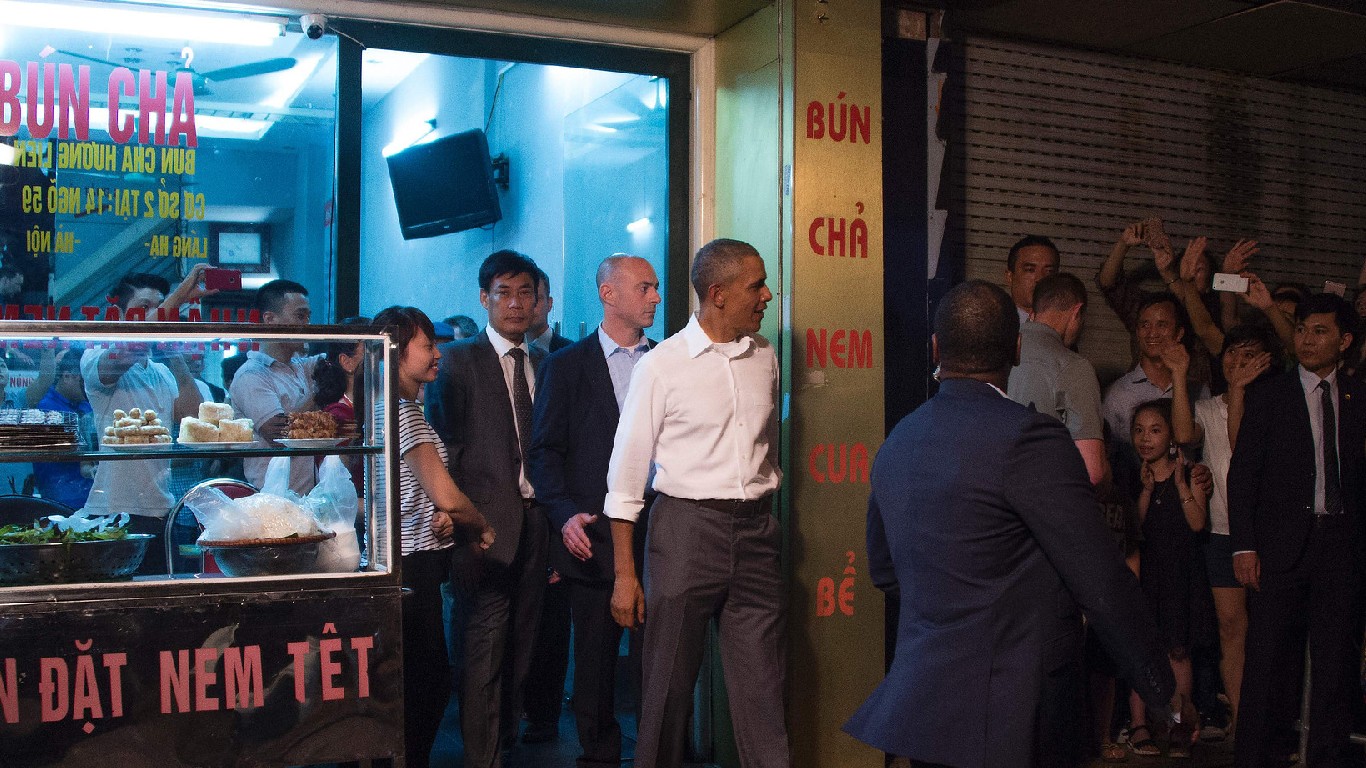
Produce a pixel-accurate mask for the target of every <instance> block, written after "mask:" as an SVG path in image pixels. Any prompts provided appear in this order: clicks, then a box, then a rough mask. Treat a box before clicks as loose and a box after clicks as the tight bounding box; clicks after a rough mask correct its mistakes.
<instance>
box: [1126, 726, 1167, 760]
mask: <svg viewBox="0 0 1366 768" xmlns="http://www.w3.org/2000/svg"><path fill="white" fill-rule="evenodd" d="M1139 734H1143V736H1142V738H1139ZM1129 749H1131V750H1133V753H1134V754H1135V755H1144V756H1147V757H1152V756H1155V755H1160V754H1162V750H1160V749H1158V748H1157V742H1155V741H1153V732H1152V731H1150V730H1148V726H1146V725H1136V726H1134V727H1133V729H1132V730H1130V731H1129Z"/></svg>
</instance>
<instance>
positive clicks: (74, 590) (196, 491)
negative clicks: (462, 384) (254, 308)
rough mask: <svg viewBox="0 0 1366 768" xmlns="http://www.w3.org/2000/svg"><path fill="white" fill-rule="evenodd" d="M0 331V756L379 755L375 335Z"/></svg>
mask: <svg viewBox="0 0 1366 768" xmlns="http://www.w3.org/2000/svg"><path fill="white" fill-rule="evenodd" d="M0 351H3V353H4V355H3V358H2V360H3V362H4V364H5V368H6V370H5V376H4V378H3V381H4V382H5V384H6V391H5V393H4V396H3V397H4V408H3V409H0V486H3V485H5V484H8V486H9V490H10V491H11V493H10V494H9V495H0V526H3V527H0V764H5V765H63V766H80V765H87V764H88V765H115V764H117V765H127V766H139V765H148V766H151V765H156V766H175V765H238V764H250V765H282V766H283V765H301V764H313V763H323V762H334V761H341V760H355V759H361V758H374V757H392V756H398V755H401V753H402V679H401V674H399V672H398V670H399V668H400V666H401V656H400V642H399V635H400V626H401V590H400V580H399V574H398V560H399V558H398V541H397V540H396V538H397V531H398V530H399V529H398V527H397V525H396V524H395V523H394V521H392V520H391V519H390V517H391V511H392V510H393V509H394V498H395V495H396V489H395V488H392V487H391V485H390V483H389V482H387V478H391V477H394V476H395V471H396V464H395V462H396V461H397V460H398V459H397V457H396V456H394V455H393V451H392V446H393V445H394V442H395V441H391V440H389V439H388V435H390V434H392V429H393V426H392V423H391V419H392V415H393V414H392V412H391V410H390V409H387V408H385V403H387V402H390V396H391V393H390V387H391V381H390V375H391V373H392V371H393V368H394V363H393V358H392V355H393V352H392V346H391V344H390V342H389V340H388V337H386V336H383V335H378V334H374V333H372V332H371V331H370V330H369V329H368V328H365V327H360V326H275V325H252V324H200V323H194V324H191V323H159V322H125V323H108V322H6V323H3V324H0ZM35 388H36V389H35ZM37 390H41V391H37Z"/></svg>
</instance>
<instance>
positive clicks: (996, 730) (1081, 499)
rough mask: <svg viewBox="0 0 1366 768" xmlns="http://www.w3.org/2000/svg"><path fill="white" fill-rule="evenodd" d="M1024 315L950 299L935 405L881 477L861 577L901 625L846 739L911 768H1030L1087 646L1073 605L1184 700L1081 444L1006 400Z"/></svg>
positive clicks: (1135, 675) (1151, 678)
mask: <svg viewBox="0 0 1366 768" xmlns="http://www.w3.org/2000/svg"><path fill="white" fill-rule="evenodd" d="M1014 309H1015V308H1014V304H1013V302H1012V301H1011V298H1010V296H1009V295H1008V294H1007V293H1006V292H1005V291H1003V290H1001V289H1000V288H998V287H996V286H994V285H991V284H989V283H985V282H982V281H972V282H968V283H964V284H962V285H959V286H958V287H956V288H954V289H953V290H952V291H950V292H949V293H948V294H947V295H946V296H945V297H944V299H943V300H942V302H941V303H940V305H939V309H938V311H937V313H936V315H935V335H934V337H933V345H934V353H935V355H936V357H937V359H938V362H939V366H940V373H939V377H940V380H941V382H942V383H941V385H940V388H939V393H938V394H937V395H935V396H934V397H933V398H932V399H931V400H930V401H929V402H927V403H925V404H924V405H922V406H920V407H919V408H918V409H916V411H915V412H914V413H912V414H911V415H910V416H907V417H906V418H905V419H903V420H902V422H901V423H900V424H898V425H897V427H896V429H894V430H893V431H892V434H891V435H890V436H889V437H888V438H887V442H886V443H884V444H883V446H882V448H881V450H879V451H878V455H877V459H876V461H875V462H874V465H873V472H872V494H871V497H870V499H869V503H868V561H869V572H870V574H871V576H872V578H873V582H874V584H876V585H877V586H878V587H879V588H881V589H884V590H886V591H887V592H888V595H889V597H890V598H893V599H898V600H899V603H900V609H901V613H900V624H899V627H898V630H897V641H896V655H895V658H894V659H893V661H892V667H891V670H890V671H889V672H888V674H887V678H886V679H885V680H884V681H883V683H882V684H881V685H880V686H879V687H878V688H877V690H876V691H874V692H873V695H872V696H871V697H869V699H868V701H867V702H865V703H864V705H863V707H862V708H861V709H859V711H858V712H857V713H856V714H855V715H854V717H853V718H852V719H851V720H850V721H849V723H847V724H846V725H845V730H847V731H848V732H849V733H850V734H852V735H853V736H855V737H856V738H858V739H860V740H861V741H865V742H867V743H869V744H871V745H873V746H875V747H877V748H879V749H881V750H883V751H885V752H889V753H892V754H895V755H902V756H906V757H909V758H911V759H912V761H913V764H917V765H920V764H927V765H952V766H958V767H959V768H969V767H971V768H977V767H982V768H995V767H996V766H1020V767H1021V768H1024V767H1026V766H1030V765H1032V764H1033V762H1034V747H1035V745H1034V735H1035V720H1036V717H1037V716H1038V708H1039V694H1040V688H1041V685H1042V684H1043V682H1044V677H1045V675H1046V674H1047V672H1048V667H1049V664H1050V663H1051V661H1052V660H1054V659H1056V658H1057V657H1059V656H1060V655H1066V654H1070V653H1072V652H1073V650H1074V649H1075V648H1076V647H1077V644H1078V643H1079V642H1080V640H1081V637H1080V634H1079V629H1080V627H1079V622H1078V621H1077V610H1078V609H1077V603H1080V606H1081V610H1083V611H1085V612H1086V615H1087V617H1088V619H1089V620H1090V622H1091V626H1092V627H1094V628H1095V630H1096V631H1097V633H1098V634H1099V636H1100V638H1101V640H1102V642H1103V643H1104V644H1105V646H1106V647H1107V648H1108V649H1109V650H1110V651H1111V653H1112V655H1113V657H1114V659H1115V661H1116V663H1117V665H1118V666H1119V668H1120V670H1121V672H1122V673H1123V675H1124V676H1125V677H1126V678H1127V679H1128V680H1129V681H1130V682H1131V684H1132V685H1133V686H1134V688H1135V689H1136V690H1137V691H1139V692H1140V693H1141V694H1142V695H1143V698H1144V699H1145V701H1148V702H1149V703H1150V705H1152V706H1154V707H1156V708H1157V709H1159V710H1160V711H1163V712H1165V711H1167V707H1168V706H1170V705H1173V704H1177V703H1179V702H1178V701H1176V700H1173V698H1174V694H1175V691H1176V685H1175V681H1174V679H1173V677H1172V672H1171V668H1170V666H1169V665H1168V663H1167V654H1166V651H1165V649H1164V648H1163V647H1162V644H1161V641H1160V639H1159V635H1158V631H1157V626H1156V624H1155V623H1154V621H1153V619H1152V617H1151V615H1150V614H1149V612H1148V610H1147V608H1146V606H1145V605H1144V602H1143V596H1142V594H1141V593H1140V592H1139V589H1138V582H1137V580H1136V579H1135V578H1134V576H1133V574H1132V573H1131V572H1130V571H1129V569H1128V568H1126V567H1125V566H1124V561H1123V559H1122V558H1121V556H1120V554H1119V552H1118V551H1117V550H1116V549H1115V546H1114V541H1113V539H1111V537H1110V533H1109V531H1108V530H1107V529H1106V527H1105V525H1104V523H1103V522H1102V521H1101V516H1100V514H1099V511H1098V510H1097V509H1096V501H1095V495H1094V493H1093V491H1092V490H1091V483H1090V481H1089V480H1088V479H1087V475H1086V468H1085V466H1084V465H1083V463H1082V460H1081V455H1080V454H1079V453H1078V452H1077V449H1076V446H1075V445H1074V444H1073V442H1072V438H1071V436H1070V435H1068V433H1067V430H1066V429H1065V428H1064V427H1063V426H1062V424H1060V423H1059V422H1058V421H1057V420H1056V419H1054V418H1052V417H1051V416H1045V415H1043V414H1039V413H1035V412H1034V411H1032V410H1031V409H1029V408H1026V407H1025V406H1022V405H1020V404H1018V403H1014V402H1012V401H1010V400H1008V399H1007V398H1006V396H1005V391H1004V390H1005V386H1006V380H1007V378H1008V377H1009V374H1010V368H1011V365H1012V364H1013V363H1014V361H1015V359H1016V357H1017V355H1018V350H1019V318H1018V317H1017V316H1016V314H1015V311H1014ZM1060 649H1061V652H1060ZM1191 714H1193V711H1191ZM916 761H920V762H916Z"/></svg>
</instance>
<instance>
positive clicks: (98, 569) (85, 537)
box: [0, 512, 155, 584]
mask: <svg viewBox="0 0 1366 768" xmlns="http://www.w3.org/2000/svg"><path fill="white" fill-rule="evenodd" d="M127 521H128V516H127V515H109V516H99V517H88V516H85V515H83V514H81V513H79V512H78V513H76V514H74V515H71V516H61V515H50V516H48V517H44V518H39V519H37V520H35V521H33V524H32V525H27V526H24V525H4V526H0V584H69V583H75V582H87V581H113V580H118V579H126V578H130V577H131V576H132V575H133V573H134V572H135V571H137V569H138V566H139V565H141V564H142V558H143V557H144V556H145V555H146V554H147V546H148V544H149V543H150V542H151V540H152V539H153V538H155V537H153V536H151V535H150V534H145V533H129V532H128V529H127V527H126V526H127V524H128V522H127Z"/></svg>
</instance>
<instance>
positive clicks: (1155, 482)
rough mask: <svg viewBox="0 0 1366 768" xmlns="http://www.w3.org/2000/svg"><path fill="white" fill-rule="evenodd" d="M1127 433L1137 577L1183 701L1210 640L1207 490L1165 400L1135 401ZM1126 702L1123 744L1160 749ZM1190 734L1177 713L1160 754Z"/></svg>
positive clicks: (1175, 753)
mask: <svg viewBox="0 0 1366 768" xmlns="http://www.w3.org/2000/svg"><path fill="white" fill-rule="evenodd" d="M1131 436H1132V438H1133V445H1134V449H1135V451H1136V452H1137V453H1138V456H1139V459H1140V460H1141V461H1142V468H1141V470H1140V473H1141V479H1142V490H1141V491H1140V492H1139V496H1138V514H1139V519H1140V520H1141V521H1142V532H1143V542H1142V544H1141V546H1140V550H1139V558H1140V566H1139V573H1140V578H1139V583H1140V584H1141V585H1142V587H1143V593H1144V595H1146V596H1147V598H1148V602H1149V604H1150V605H1151V606H1152V609H1153V613H1154V614H1155V615H1156V616H1157V622H1158V626H1159V627H1160V628H1161V630H1162V633H1163V636H1164V638H1165V640H1166V642H1167V648H1168V654H1169V655H1168V658H1169V659H1170V661H1171V665H1172V673H1173V674H1174V675H1175V676H1176V687H1177V692H1178V693H1179V694H1180V695H1181V697H1182V699H1183V700H1184V702H1185V703H1187V704H1188V703H1189V702H1190V697H1191V651H1192V650H1193V649H1195V648H1196V647H1200V646H1203V645H1205V644H1208V643H1209V642H1211V641H1212V639H1213V638H1212V637H1211V635H1212V634H1213V624H1214V618H1213V614H1214V608H1213V601H1212V598H1211V596H1210V587H1209V579H1208V577H1207V576H1206V572H1205V560H1204V550H1203V549H1202V547H1201V535H1200V534H1202V533H1203V531H1204V530H1205V516H1206V507H1207V503H1208V496H1206V494H1204V493H1203V492H1201V491H1200V490H1199V489H1197V488H1194V487H1193V486H1192V485H1191V484H1190V478H1189V472H1190V465H1189V464H1188V463H1187V462H1186V460H1185V458H1184V457H1183V456H1182V454H1181V451H1180V449H1179V448H1177V445H1176V442H1175V441H1174V439H1173V430H1172V402H1171V400H1165V399H1164V400H1153V401H1150V402H1147V403H1143V404H1142V405H1140V406H1138V408H1136V409H1135V410H1134V416H1133V426H1132V428H1131ZM1129 706H1130V714H1131V716H1132V727H1131V730H1130V732H1129V745H1130V747H1131V748H1132V749H1133V751H1134V753H1135V754H1139V755H1157V754H1160V750H1159V749H1158V747H1157V744H1156V743H1155V742H1154V740H1153V734H1152V730H1151V729H1150V728H1149V726H1148V725H1147V719H1146V714H1147V713H1146V711H1145V709H1144V706H1143V701H1142V699H1141V698H1139V697H1138V696H1131V697H1130V704H1129ZM1183 709H1186V710H1190V707H1183ZM1197 719H1198V718H1197ZM1198 733H1199V727H1198V726H1197V725H1196V724H1195V723H1192V722H1187V721H1184V720H1183V722H1182V723H1180V724H1178V725H1176V726H1174V727H1173V728H1172V730H1171V734H1170V738H1169V741H1170V746H1169V750H1168V753H1167V754H1168V756H1169V757H1177V758H1188V757H1190V745H1191V742H1192V741H1193V739H1194V737H1195V736H1196V734H1198Z"/></svg>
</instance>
